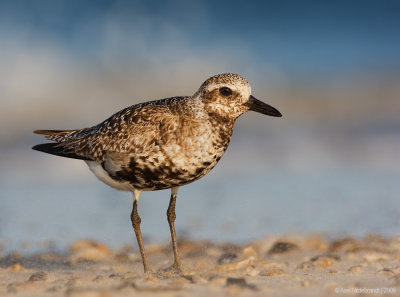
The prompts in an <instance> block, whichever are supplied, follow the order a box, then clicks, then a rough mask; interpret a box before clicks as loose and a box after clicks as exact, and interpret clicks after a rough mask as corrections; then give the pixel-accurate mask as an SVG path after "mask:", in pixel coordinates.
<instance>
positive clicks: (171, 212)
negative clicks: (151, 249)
mask: <svg viewBox="0 0 400 297" xmlns="http://www.w3.org/2000/svg"><path fill="white" fill-rule="evenodd" d="M177 194H178V187H175V188H172V190H171V199H170V201H169V206H168V210H167V217H168V223H169V228H170V230H171V238H172V248H173V249H174V264H173V266H172V270H173V271H174V272H176V273H181V272H182V264H181V260H180V258H179V254H178V244H177V242H176V232H175V218H176V215H175V204H176V196H177Z"/></svg>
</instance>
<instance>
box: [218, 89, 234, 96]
mask: <svg viewBox="0 0 400 297" xmlns="http://www.w3.org/2000/svg"><path fill="white" fill-rule="evenodd" d="M219 93H220V94H221V95H222V96H224V97H228V96H230V95H232V90H231V89H229V88H227V87H222V88H220V89H219Z"/></svg>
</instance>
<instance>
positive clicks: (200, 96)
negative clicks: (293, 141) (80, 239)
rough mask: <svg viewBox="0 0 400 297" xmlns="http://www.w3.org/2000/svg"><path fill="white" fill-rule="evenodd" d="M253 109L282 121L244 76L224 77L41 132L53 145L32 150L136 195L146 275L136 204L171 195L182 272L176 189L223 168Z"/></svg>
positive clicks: (178, 266)
mask: <svg viewBox="0 0 400 297" xmlns="http://www.w3.org/2000/svg"><path fill="white" fill-rule="evenodd" d="M249 110H252V111H256V112H259V113H262V114H265V115H270V116H274V117H281V116H282V115H281V113H280V112H279V111H278V110H277V109H275V108H274V107H272V106H270V105H268V104H266V103H264V102H262V101H260V100H258V99H256V98H255V97H253V96H252V95H251V87H250V84H249V83H248V82H247V81H246V80H245V79H244V78H243V77H241V76H239V75H237V74H232V73H225V74H219V75H215V76H213V77H210V78H209V79H207V80H206V81H205V82H204V83H203V84H202V85H201V86H200V88H199V89H198V90H197V91H196V93H194V95H193V96H180V97H172V98H166V99H161V100H156V101H149V102H144V103H140V104H136V105H133V106H130V107H127V108H125V109H123V110H121V111H119V112H117V113H116V114H114V115H112V116H111V117H110V118H108V119H106V120H105V121H103V122H101V123H100V124H98V125H96V126H93V127H90V128H84V129H76V130H36V131H34V133H36V134H43V135H45V136H46V138H47V139H49V140H52V141H54V142H51V143H44V144H39V145H36V146H34V147H33V149H34V150H37V151H41V152H45V153H49V154H53V155H57V156H62V157H67V158H73V159H80V160H84V161H85V162H86V163H87V165H88V166H89V168H90V170H91V171H92V172H93V173H94V174H95V175H96V176H97V177H98V178H99V179H100V180H101V181H102V182H104V183H106V184H107V185H109V186H111V187H113V188H115V189H118V190H124V191H131V192H133V198H134V199H133V209H132V213H131V221H132V227H133V229H134V232H135V235H136V239H137V242H138V245H139V249H140V253H141V256H142V261H143V267H144V272H145V273H146V274H148V275H151V274H152V270H151V268H150V265H149V262H148V259H147V256H146V253H145V249H144V245H143V240H142V235H141V231H140V224H141V218H140V216H139V214H138V202H139V197H140V194H141V193H142V191H154V190H163V189H171V197H170V202H169V207H168V210H167V218H168V223H169V227H170V231H171V238H172V247H173V252H174V263H173V265H172V266H171V270H172V272H174V273H181V272H182V271H183V270H182V264H181V260H180V257H179V253H178V245H177V241H176V232H175V218H176V215H175V204H176V197H177V193H178V188H179V187H180V186H183V185H186V184H189V183H191V182H193V181H195V180H198V179H199V178H201V177H203V176H204V175H205V174H207V173H208V172H209V171H210V170H211V169H212V168H213V167H214V166H215V165H216V164H217V163H218V161H219V160H220V159H221V157H222V155H223V154H224V152H225V150H226V149H227V147H228V145H229V142H230V139H231V136H232V132H233V126H234V123H235V121H236V119H237V118H238V117H239V116H240V115H242V114H243V113H245V112H246V111H249Z"/></svg>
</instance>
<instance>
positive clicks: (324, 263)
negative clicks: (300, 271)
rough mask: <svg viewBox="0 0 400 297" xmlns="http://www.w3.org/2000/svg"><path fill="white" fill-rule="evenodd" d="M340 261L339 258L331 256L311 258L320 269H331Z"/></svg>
mask: <svg viewBox="0 0 400 297" xmlns="http://www.w3.org/2000/svg"><path fill="white" fill-rule="evenodd" d="M338 260H340V258H339V257H337V256H330V255H326V256H324V255H322V256H316V257H313V258H311V261H312V262H313V263H314V265H315V266H316V267H319V268H326V267H330V266H332V265H333V264H335V263H336V262H337V261H338Z"/></svg>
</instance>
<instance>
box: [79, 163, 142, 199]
mask: <svg viewBox="0 0 400 297" xmlns="http://www.w3.org/2000/svg"><path fill="white" fill-rule="evenodd" d="M85 162H86V164H87V165H88V166H89V169H90V170H91V171H92V172H93V173H94V175H96V177H97V178H98V179H99V180H101V181H102V182H103V183H105V184H107V185H109V186H110V187H113V188H114V189H117V190H121V191H130V192H133V191H134V190H135V188H134V187H133V186H132V185H131V184H130V183H129V182H123V181H117V180H114V179H112V178H111V177H110V176H109V175H108V173H107V172H106V171H105V170H104V168H103V167H102V166H101V164H100V163H98V162H96V161H85Z"/></svg>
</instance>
